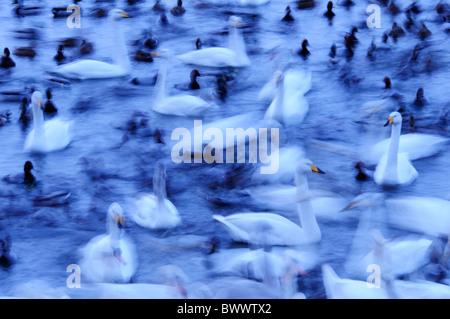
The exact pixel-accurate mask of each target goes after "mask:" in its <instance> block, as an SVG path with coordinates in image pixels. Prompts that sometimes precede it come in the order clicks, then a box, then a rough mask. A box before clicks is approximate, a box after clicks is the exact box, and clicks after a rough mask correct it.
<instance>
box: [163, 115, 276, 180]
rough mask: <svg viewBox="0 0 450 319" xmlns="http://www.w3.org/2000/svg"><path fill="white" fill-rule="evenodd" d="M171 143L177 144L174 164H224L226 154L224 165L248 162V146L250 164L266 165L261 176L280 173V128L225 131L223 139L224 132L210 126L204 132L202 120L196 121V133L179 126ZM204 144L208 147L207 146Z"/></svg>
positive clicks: (173, 151) (173, 148) (174, 148)
mask: <svg viewBox="0 0 450 319" xmlns="http://www.w3.org/2000/svg"><path fill="white" fill-rule="evenodd" d="M269 131H270V152H269V147H268V146H269ZM192 135H193V136H192ZM171 140H172V141H174V140H176V141H178V142H177V143H176V144H175V145H174V146H173V147H172V151H171V158H172V161H173V162H174V163H176V164H180V163H192V159H193V162H194V163H203V161H204V162H205V163H207V164H212V163H224V151H225V163H245V162H246V154H247V152H246V147H247V146H248V162H249V163H257V162H258V161H259V162H260V163H262V164H266V165H261V167H260V172H261V174H275V173H276V172H278V168H279V129H278V128H270V129H269V128H258V130H257V129H256V128H253V127H249V128H247V129H245V130H244V129H243V128H225V136H224V132H223V129H220V128H217V127H208V128H207V129H206V130H205V131H203V125H202V121H201V120H194V129H193V133H191V131H190V130H189V129H187V128H184V127H178V128H176V129H174V130H173V131H172V135H171ZM205 141H206V142H208V144H206V145H205V143H204V142H205ZM204 145H205V146H204ZM235 148H236V153H235ZM235 155H236V156H235Z"/></svg>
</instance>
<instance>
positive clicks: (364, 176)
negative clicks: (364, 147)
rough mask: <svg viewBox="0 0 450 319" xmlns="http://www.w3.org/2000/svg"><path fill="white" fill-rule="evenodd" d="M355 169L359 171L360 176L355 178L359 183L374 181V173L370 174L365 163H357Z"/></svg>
mask: <svg viewBox="0 0 450 319" xmlns="http://www.w3.org/2000/svg"><path fill="white" fill-rule="evenodd" d="M355 168H356V169H357V170H358V174H357V175H356V176H355V178H356V179H357V180H358V181H368V180H371V179H372V175H373V172H370V173H369V171H367V169H366V165H365V164H364V163H363V162H357V163H356V164H355Z"/></svg>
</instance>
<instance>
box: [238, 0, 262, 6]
mask: <svg viewBox="0 0 450 319" xmlns="http://www.w3.org/2000/svg"><path fill="white" fill-rule="evenodd" d="M269 1H270V0H235V2H236V4H238V5H240V6H243V7H246V6H248V7H254V6H261V5H263V4H266V3H268V2H269Z"/></svg>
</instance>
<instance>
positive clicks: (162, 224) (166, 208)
mask: <svg viewBox="0 0 450 319" xmlns="http://www.w3.org/2000/svg"><path fill="white" fill-rule="evenodd" d="M164 175H165V170H164V167H163V166H162V164H160V163H158V164H157V166H156V167H155V172H154V177H153V194H143V195H141V196H140V197H138V198H137V199H136V200H135V202H134V205H135V210H134V213H133V216H132V218H133V220H134V221H135V222H136V224H138V225H140V226H142V227H146V228H151V229H155V228H158V229H168V228H173V227H176V226H178V225H180V224H181V217H180V214H179V213H178V210H177V208H176V207H175V205H174V204H173V203H172V202H171V201H170V200H169V199H167V198H166V195H165V194H166V183H165V177H164Z"/></svg>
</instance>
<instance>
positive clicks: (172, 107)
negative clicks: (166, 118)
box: [152, 49, 212, 116]
mask: <svg viewBox="0 0 450 319" xmlns="http://www.w3.org/2000/svg"><path fill="white" fill-rule="evenodd" d="M156 55H157V56H158V55H159V56H160V57H162V58H164V59H165V61H163V63H162V64H161V66H160V70H159V72H158V77H157V80H156V84H155V91H154V96H153V106H152V108H153V111H155V112H158V113H161V114H168V115H178V116H198V115H200V114H202V113H203V112H205V111H206V110H208V109H209V108H211V107H212V105H211V104H209V103H208V102H206V101H205V100H203V99H202V98H200V97H197V96H194V95H188V94H182V95H174V96H167V93H166V77H167V71H168V68H169V65H170V63H171V57H172V55H173V53H172V52H171V51H170V50H167V49H165V50H161V52H160V53H156Z"/></svg>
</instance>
